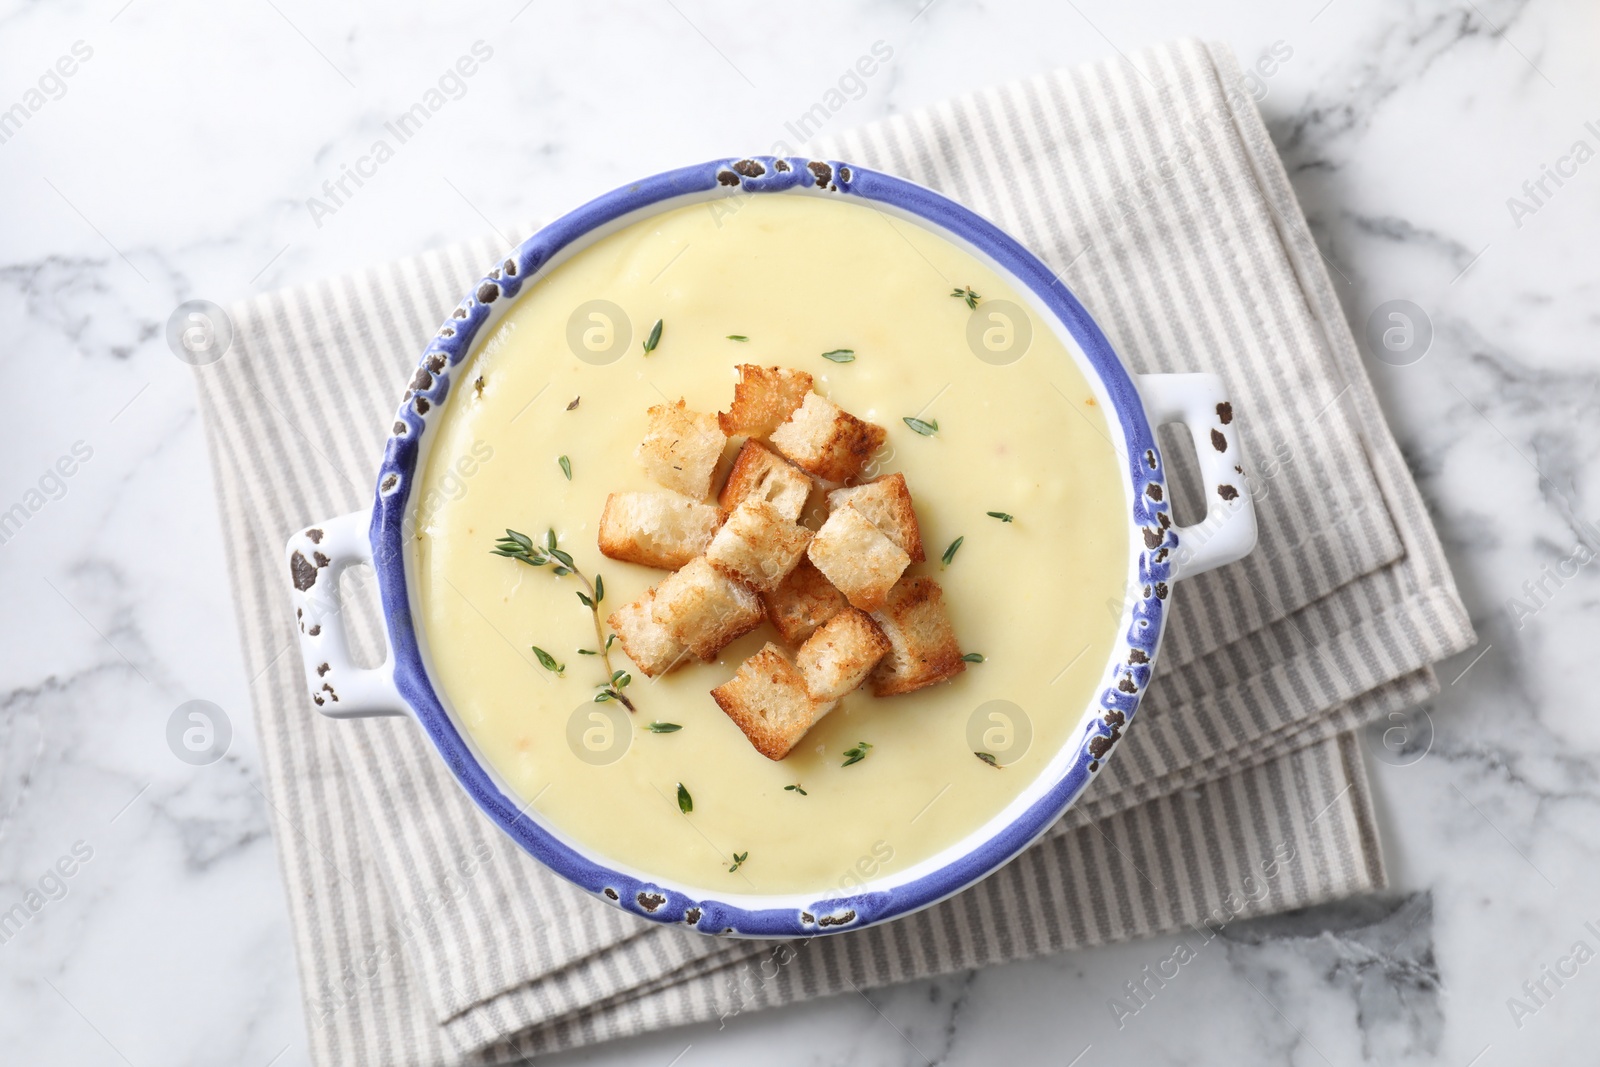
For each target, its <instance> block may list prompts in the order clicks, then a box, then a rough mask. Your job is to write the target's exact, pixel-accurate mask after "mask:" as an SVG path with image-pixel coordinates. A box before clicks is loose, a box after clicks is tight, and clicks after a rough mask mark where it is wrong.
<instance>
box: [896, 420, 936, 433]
mask: <svg viewBox="0 0 1600 1067" xmlns="http://www.w3.org/2000/svg"><path fill="white" fill-rule="evenodd" d="M900 421H901V422H903V423H905V424H906V425H907V426H909V427H911V428H912V429H913V430H915V431H917V432H918V433H920V434H921V435H922V436H924V437H932V436H933V435H934V434H936V433H938V432H939V420H938V419H931V420H930V419H919V418H917V417H916V416H915V415H907V416H906V417H905V418H903V419H901V420H900Z"/></svg>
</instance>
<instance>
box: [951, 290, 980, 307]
mask: <svg viewBox="0 0 1600 1067" xmlns="http://www.w3.org/2000/svg"><path fill="white" fill-rule="evenodd" d="M950 295H951V296H956V297H960V298H961V299H962V300H965V301H966V302H967V307H969V308H975V307H977V306H978V301H980V300H982V299H983V297H981V296H979V295H978V294H977V293H975V292H973V291H972V286H970V285H967V286H963V287H962V288H960V289H952V290H950Z"/></svg>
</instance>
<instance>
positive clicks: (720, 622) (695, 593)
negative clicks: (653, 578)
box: [650, 556, 761, 663]
mask: <svg viewBox="0 0 1600 1067" xmlns="http://www.w3.org/2000/svg"><path fill="white" fill-rule="evenodd" d="M650 616H651V618H653V619H654V620H655V621H656V622H658V623H660V624H661V625H662V626H665V627H666V628H667V632H668V633H669V634H671V635H672V638H673V640H675V641H677V642H678V643H679V644H681V645H685V646H687V647H688V649H689V651H690V652H693V653H694V654H695V655H696V656H699V657H700V658H701V659H703V660H705V661H706V662H707V663H709V662H711V661H712V660H714V659H716V658H717V653H718V652H721V651H722V650H723V648H724V647H726V646H727V645H728V643H729V642H731V641H733V640H734V639H735V638H737V637H741V636H743V635H744V634H747V633H749V632H750V631H751V630H754V629H755V628H756V627H757V626H759V625H761V598H760V597H758V596H756V594H755V591H754V590H752V589H751V588H750V587H749V586H747V585H745V584H744V583H743V582H739V581H735V580H734V579H732V578H729V577H727V576H726V575H724V574H723V573H722V572H721V571H719V570H717V569H716V568H715V567H713V566H712V565H711V564H710V563H708V562H707V561H706V558H705V557H704V556H696V557H695V558H694V559H692V560H690V561H689V562H688V563H687V564H685V565H684V567H683V569H682V570H678V571H674V572H673V573H671V574H669V575H667V576H666V577H665V578H663V579H662V581H661V584H660V585H658V586H656V594H655V599H654V601H653V602H652V604H651V608H650Z"/></svg>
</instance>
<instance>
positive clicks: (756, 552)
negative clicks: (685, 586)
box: [706, 499, 811, 592]
mask: <svg viewBox="0 0 1600 1067" xmlns="http://www.w3.org/2000/svg"><path fill="white" fill-rule="evenodd" d="M810 543H811V531H810V530H808V529H806V528H805V527H804V526H800V525H798V524H797V523H793V522H790V521H789V520H788V519H786V518H784V517H783V516H782V515H780V514H778V509H777V508H775V507H773V506H772V505H771V504H769V503H767V502H766V501H765V500H760V499H751V500H746V501H745V502H744V503H742V504H740V505H739V506H738V507H736V508H734V509H733V514H732V515H729V516H728V521H727V522H726V523H724V524H723V526H722V529H720V530H718V531H717V533H716V536H715V537H713V538H712V539H711V546H710V547H709V548H707V549H706V561H707V562H709V563H710V564H711V565H712V566H713V567H715V568H717V570H719V571H721V572H722V573H724V574H726V575H727V576H728V577H730V578H736V579H738V580H739V581H741V582H743V583H744V584H746V585H748V586H749V587H750V588H752V589H754V590H756V591H758V592H761V591H765V590H769V589H774V588H776V587H777V585H778V583H779V582H781V581H783V580H784V578H786V577H788V575H789V572H790V571H792V570H794V567H795V564H797V563H799V562H800V557H801V556H803V555H805V551H806V545H808V544H810Z"/></svg>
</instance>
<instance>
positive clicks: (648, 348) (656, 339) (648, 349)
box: [644, 319, 662, 356]
mask: <svg viewBox="0 0 1600 1067" xmlns="http://www.w3.org/2000/svg"><path fill="white" fill-rule="evenodd" d="M661 326H662V320H661V319H657V320H656V324H655V325H654V326H652V327H650V336H649V337H646V338H645V339H644V354H645V355H647V356H648V355H649V354H650V353H652V352H654V351H655V350H656V345H658V344H660V343H661Z"/></svg>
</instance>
